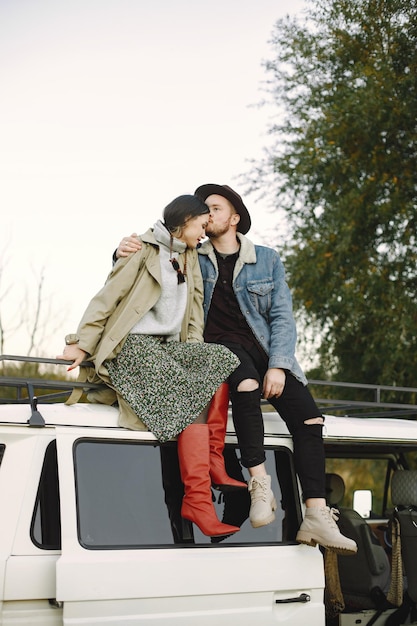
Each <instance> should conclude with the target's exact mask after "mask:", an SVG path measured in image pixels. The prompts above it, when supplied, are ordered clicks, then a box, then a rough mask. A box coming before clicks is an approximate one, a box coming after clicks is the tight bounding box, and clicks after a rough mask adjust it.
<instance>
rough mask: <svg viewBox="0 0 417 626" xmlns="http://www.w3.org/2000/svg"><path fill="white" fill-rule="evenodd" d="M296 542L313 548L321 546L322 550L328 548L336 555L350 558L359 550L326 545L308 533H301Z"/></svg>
mask: <svg viewBox="0 0 417 626" xmlns="http://www.w3.org/2000/svg"><path fill="white" fill-rule="evenodd" d="M295 540H296V541H298V543H303V544H304V545H306V546H312V547H313V548H315V547H316V545H317V544H318V545H320V546H321V547H322V548H326V549H327V550H332V551H333V552H336V554H343V555H344V556H349V555H352V556H353V555H354V554H356V553H357V551H358V549H357V548H356V549H354V548H344V547H343V546H332V545H329V544H327V545H326V544H325V542H321V541H317V539H314V538H313V537H311V535H308V534H306V533H303V531H300V532H299V533H298V534H297V536H296V538H295Z"/></svg>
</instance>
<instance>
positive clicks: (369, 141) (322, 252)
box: [254, 0, 417, 386]
mask: <svg viewBox="0 0 417 626" xmlns="http://www.w3.org/2000/svg"><path fill="white" fill-rule="evenodd" d="M271 43H272V48H273V51H274V58H273V59H271V60H269V61H267V62H266V64H265V67H266V71H267V75H268V76H269V81H268V83H267V91H268V93H269V94H270V100H272V103H273V106H274V107H275V109H276V110H277V112H278V115H277V123H276V124H273V125H271V127H270V129H269V132H270V135H271V139H272V141H271V147H270V148H269V149H268V150H266V156H265V160H264V161H263V162H262V163H261V164H259V166H258V168H257V171H256V175H257V176H259V173H260V174H261V177H260V178H259V177H258V179H257V182H255V183H254V185H255V187H258V188H260V187H261V186H262V184H263V179H264V178H265V177H268V183H267V184H269V185H270V184H271V183H270V182H269V181H270V177H271V173H272V179H273V183H272V184H273V191H274V196H276V199H277V200H276V201H277V203H278V204H279V205H280V206H281V207H282V208H283V209H284V210H285V212H286V215H287V218H288V224H289V229H290V230H289V235H288V238H287V240H286V242H285V247H284V257H285V264H286V267H287V271H288V276H289V282H290V286H291V289H292V292H293V296H294V307H295V310H296V311H297V315H298V316H300V317H301V318H302V319H303V320H304V323H306V322H307V323H308V324H309V325H310V330H311V329H312V330H313V331H314V334H315V335H319V336H320V347H319V358H320V365H319V368H318V370H316V372H315V373H316V374H319V375H321V376H322V377H328V375H329V373H330V374H332V375H333V377H334V379H336V380H347V381H352V382H358V381H360V382H367V383H379V384H386V385H403V386H415V385H416V374H415V372H416V371H417V332H416V329H417V306H416V305H417V296H416V294H417V244H416V234H417V219H416V217H417V215H416V210H417V194H416V191H417V179H416V171H417V124H416V122H417V5H416V3H415V2H414V1H411V0H315V1H314V2H311V3H310V4H309V5H308V9H307V11H306V13H305V16H304V17H303V18H302V19H293V18H289V17H287V18H285V19H283V20H279V21H278V22H277V23H276V25H275V28H274V31H273V39H272V42H271Z"/></svg>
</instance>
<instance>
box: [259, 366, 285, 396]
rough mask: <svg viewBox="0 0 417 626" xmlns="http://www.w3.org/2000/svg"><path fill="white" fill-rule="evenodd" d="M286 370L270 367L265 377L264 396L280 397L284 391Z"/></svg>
mask: <svg viewBox="0 0 417 626" xmlns="http://www.w3.org/2000/svg"><path fill="white" fill-rule="evenodd" d="M284 386H285V371H284V370H282V369H279V368H276V367H272V368H270V369H269V370H268V371H267V372H266V374H265V377H264V385H263V396H264V398H266V399H268V398H279V397H280V395H281V394H282V392H283V391H284Z"/></svg>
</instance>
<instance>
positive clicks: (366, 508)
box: [353, 489, 372, 518]
mask: <svg viewBox="0 0 417 626" xmlns="http://www.w3.org/2000/svg"><path fill="white" fill-rule="evenodd" d="M353 508H354V510H355V511H356V512H357V513H359V515H361V516H362V517H365V518H368V517H371V511H372V491H371V490H370V489H356V491H354V492H353Z"/></svg>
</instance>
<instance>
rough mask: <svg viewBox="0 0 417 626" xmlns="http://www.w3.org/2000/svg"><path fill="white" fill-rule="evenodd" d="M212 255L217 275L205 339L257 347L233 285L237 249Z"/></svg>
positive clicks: (212, 341)
mask: <svg viewBox="0 0 417 626" xmlns="http://www.w3.org/2000/svg"><path fill="white" fill-rule="evenodd" d="M215 254H216V258H217V265H218V268H219V277H218V279H217V283H216V286H215V288H214V292H213V296H212V299H211V304H210V310H209V313H208V316H207V321H206V327H205V329H204V340H205V341H207V342H208V343H220V344H224V343H226V344H227V343H238V344H240V345H241V346H242V347H243V348H245V349H246V350H248V351H251V349H252V348H253V347H254V346H256V348H257V349H258V350H259V349H260V346H259V344H258V342H257V340H256V338H255V336H254V335H253V333H252V331H251V329H250V327H249V325H248V323H247V321H246V319H245V318H244V316H243V315H242V312H241V310H240V307H239V305H238V302H237V300H236V296H235V294H234V291H233V287H232V284H233V271H234V268H235V265H236V261H237V259H238V256H239V252H235V253H234V254H228V255H222V254H220V253H219V252H217V251H216V250H215ZM261 350H262V349H261ZM262 352H263V350H262Z"/></svg>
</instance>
